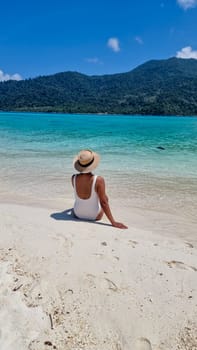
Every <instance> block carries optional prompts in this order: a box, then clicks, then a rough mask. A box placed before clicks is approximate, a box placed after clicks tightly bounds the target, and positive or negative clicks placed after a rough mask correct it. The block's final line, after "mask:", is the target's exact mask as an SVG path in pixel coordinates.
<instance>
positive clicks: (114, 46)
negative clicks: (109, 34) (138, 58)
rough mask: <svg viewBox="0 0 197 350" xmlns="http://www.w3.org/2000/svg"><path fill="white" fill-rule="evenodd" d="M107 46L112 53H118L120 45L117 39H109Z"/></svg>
mask: <svg viewBox="0 0 197 350" xmlns="http://www.w3.org/2000/svg"><path fill="white" fill-rule="evenodd" d="M107 46H108V47H110V49H112V50H113V51H114V52H118V51H120V44H119V40H118V39H117V38H109V40H108V42H107Z"/></svg>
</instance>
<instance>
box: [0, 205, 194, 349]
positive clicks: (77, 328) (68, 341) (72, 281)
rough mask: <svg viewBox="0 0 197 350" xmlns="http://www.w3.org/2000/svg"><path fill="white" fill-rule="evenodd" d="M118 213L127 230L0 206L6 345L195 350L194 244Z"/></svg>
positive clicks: (2, 341)
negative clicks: (125, 220)
mask: <svg viewBox="0 0 197 350" xmlns="http://www.w3.org/2000/svg"><path fill="white" fill-rule="evenodd" d="M114 210H115V212H116V211H119V217H120V219H124V218H125V215H126V216H127V217H128V221H129V222H128V224H129V228H128V230H118V229H116V228H113V227H112V226H110V225H109V224H108V222H107V221H106V220H103V221H102V222H98V223H90V222H82V221H79V220H76V219H75V220H73V218H70V217H69V214H67V215H64V214H63V213H62V212H60V211H58V210H57V209H55V208H54V209H53V210H52V209H49V208H39V207H31V206H26V205H23V206H21V205H17V204H5V203H4V204H2V203H0V220H1V233H0V236H1V237H0V238H1V243H2V244H1V250H0V256H1V264H0V271H1V287H2V288H1V304H0V308H1V313H0V328H1V337H0V345H1V348H6V349H8V350H13V346H14V348H16V347H17V348H20V350H26V349H27V348H29V349H31V350H36V349H38V348H39V349H41V350H45V349H48V348H49V346H51V348H54V349H58V350H64V349H65V347H66V349H68V350H77V349H85V350H98V348H99V349H101V348H102V349H104V350H115V349H124V350H130V349H133V350H135V349H142V350H144V349H147V347H143V346H147V344H148V342H150V344H151V346H152V350H158V349H159V350H171V349H173V350H179V349H181V350H183V349H192V346H193V347H194V346H197V339H196V334H197V318H196V313H195V306H196V303H197V293H196V292H197V279H196V278H195V277H196V274H197V259H196V256H197V246H196V245H195V244H193V242H191V241H190V240H188V237H187V233H185V239H184V240H183V239H180V238H179V237H178V236H176V235H175V236H173V237H170V236H165V235H161V234H156V233H153V232H152V230H148V229H146V230H145V229H140V228H136V227H135V225H134V221H135V220H134V215H133V216H132V217H131V215H130V212H129V209H128V211H127V212H126V213H125V211H124V212H123V209H120V208H114ZM58 214H59V216H58ZM5 305H6V308H5ZM95 315H96V317H95ZM51 320H52V321H51ZM51 322H52V323H51ZM13 329H15V331H14V332H13ZM144 338H145V339H146V341H145V340H143V339H144ZM184 342H185V343H184ZM49 344H52V345H49ZM136 344H138V345H139V346H140V347H137V345H136ZM135 346H136V347H135ZM189 346H190V347H189Z"/></svg>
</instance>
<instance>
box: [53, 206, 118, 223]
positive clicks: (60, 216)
mask: <svg viewBox="0 0 197 350" xmlns="http://www.w3.org/2000/svg"><path fill="white" fill-rule="evenodd" d="M50 217H51V218H53V219H54V220H62V221H76V222H87V223H91V224H97V225H103V226H111V225H110V224H106V223H104V222H99V221H92V220H81V219H78V218H76V216H74V214H73V208H70V209H66V210H64V211H62V212H59V213H52V214H51V215H50Z"/></svg>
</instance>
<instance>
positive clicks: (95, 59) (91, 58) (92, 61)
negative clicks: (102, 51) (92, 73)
mask: <svg viewBox="0 0 197 350" xmlns="http://www.w3.org/2000/svg"><path fill="white" fill-rule="evenodd" d="M86 62H88V63H93V64H102V62H101V61H100V60H99V58H98V57H90V58H86Z"/></svg>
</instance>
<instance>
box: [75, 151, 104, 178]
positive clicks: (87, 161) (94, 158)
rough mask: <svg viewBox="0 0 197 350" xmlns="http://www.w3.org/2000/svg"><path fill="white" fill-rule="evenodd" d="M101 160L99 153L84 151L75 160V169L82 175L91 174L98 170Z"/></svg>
mask: <svg viewBox="0 0 197 350" xmlns="http://www.w3.org/2000/svg"><path fill="white" fill-rule="evenodd" d="M99 160H100V156H99V154H98V153H96V152H93V151H91V150H89V149H84V150H82V151H80V152H79V153H78V155H77V156H76V157H75V158H74V160H73V165H74V168H75V169H76V170H77V171H79V172H80V173H84V174H85V173H89V172H91V171H92V170H94V169H96V167H97V165H98V163H99Z"/></svg>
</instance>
